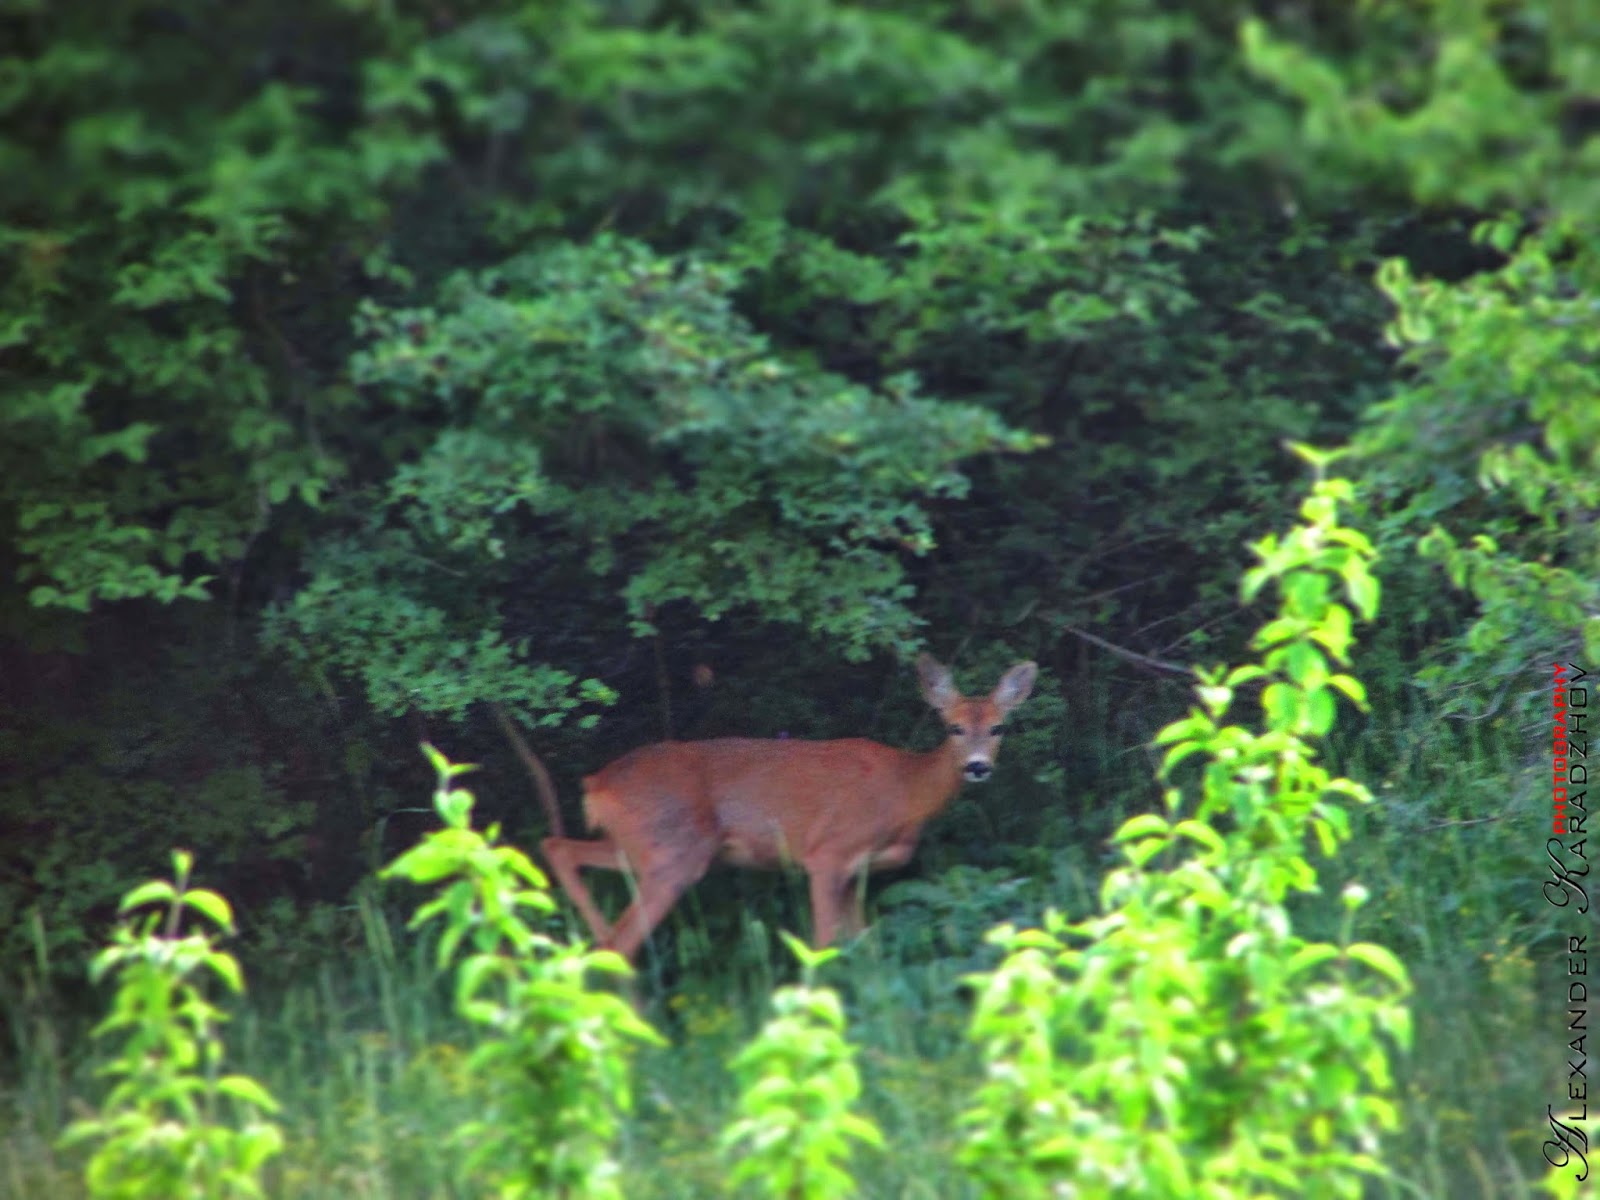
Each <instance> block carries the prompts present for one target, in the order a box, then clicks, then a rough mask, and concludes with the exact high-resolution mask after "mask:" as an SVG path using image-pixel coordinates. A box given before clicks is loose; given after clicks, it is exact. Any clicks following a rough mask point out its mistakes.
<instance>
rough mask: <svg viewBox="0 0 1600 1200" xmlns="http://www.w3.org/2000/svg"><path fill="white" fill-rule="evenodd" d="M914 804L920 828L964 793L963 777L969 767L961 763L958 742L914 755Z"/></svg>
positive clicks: (947, 743)
mask: <svg viewBox="0 0 1600 1200" xmlns="http://www.w3.org/2000/svg"><path fill="white" fill-rule="evenodd" d="M913 757H914V758H915V759H916V764H915V770H914V772H913V780H914V786H913V788H912V803H913V805H914V806H915V811H914V812H913V813H912V816H913V818H914V819H915V820H916V821H917V822H918V823H919V824H920V823H921V822H923V821H926V820H927V819H928V818H929V817H932V816H935V815H937V814H938V813H939V812H940V811H942V810H943V809H944V807H945V805H947V804H949V803H950V801H951V800H952V799H953V798H954V796H955V794H956V793H957V792H958V791H960V790H961V774H962V770H963V768H964V766H965V764H964V763H962V761H961V753H960V747H959V746H957V745H956V743H955V742H954V741H948V742H945V743H944V744H943V745H942V746H938V747H935V748H934V749H932V750H925V751H923V752H921V753H919V754H914V755H913Z"/></svg>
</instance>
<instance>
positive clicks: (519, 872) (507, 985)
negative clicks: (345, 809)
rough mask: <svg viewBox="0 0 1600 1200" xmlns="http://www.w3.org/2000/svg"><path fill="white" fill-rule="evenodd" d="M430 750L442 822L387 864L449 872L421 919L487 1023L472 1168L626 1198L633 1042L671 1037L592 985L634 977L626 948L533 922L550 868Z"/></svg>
mask: <svg viewBox="0 0 1600 1200" xmlns="http://www.w3.org/2000/svg"><path fill="white" fill-rule="evenodd" d="M425 749H426V750H427V752H428V757H429V759H430V761H431V762H432V763H433V765H434V769H435V770H436V771H437V772H438V773H439V787H438V790H437V792H436V793H435V795H434V806H435V808H437V809H438V812H439V815H440V817H442V818H443V819H444V823H445V828H443V829H441V830H437V831H435V832H433V833H430V834H429V835H428V836H427V837H425V838H424V839H423V840H422V841H421V842H420V843H418V844H417V845H416V846H414V847H413V848H412V849H410V850H407V851H406V852H405V853H404V854H402V855H401V856H400V857H399V858H397V859H396V860H395V861H394V862H393V863H391V864H390V865H389V866H387V867H385V868H384V869H383V871H382V873H381V875H382V877H383V878H388V879H395V878H398V879H407V880H410V881H411V882H413V883H420V884H443V885H444V886H443V889H442V890H441V891H440V893H439V894H438V895H437V896H435V897H434V898H433V899H431V900H429V901H427V902H426V903H424V904H423V905H422V906H421V907H419V908H418V909H417V911H416V914H415V916H414V917H413V918H412V921H411V925H412V927H413V928H416V927H419V926H422V925H425V924H427V923H428V922H430V921H432V920H434V919H436V918H438V919H441V920H442V922H443V928H442V930H441V933H440V938H439V949H438V962H439V965H440V966H441V967H443V966H446V965H448V964H450V963H451V962H452V961H453V960H454V959H455V958H456V954H457V951H458V950H461V949H462V948H463V947H465V954H464V955H463V957H462V958H461V960H460V962H459V963H458V964H457V965H456V968H455V982H456V987H455V1004H456V1009H457V1011H458V1012H459V1013H460V1015H461V1016H462V1017H463V1018H465V1019H466V1020H467V1021H469V1022H471V1023H472V1024H473V1025H476V1026H478V1027H479V1029H480V1030H481V1031H482V1032H483V1034H484V1035H485V1036H484V1039H483V1040H482V1041H481V1042H480V1043H479V1044H478V1045H477V1046H476V1047H475V1048H474V1049H473V1051H472V1053H471V1055H470V1056H469V1057H468V1059H467V1063H466V1069H467V1071H468V1072H469V1073H470V1075H471V1077H472V1078H473V1079H474V1080H475V1083H476V1089H477V1095H478V1100H479V1105H480V1107H479V1110H478V1111H479V1113H480V1114H481V1115H480V1116H478V1117H476V1118H475V1119H473V1120H471V1121H469V1122H467V1123H466V1124H465V1125H463V1126H462V1128H461V1130H460V1136H461V1139H462V1140H463V1141H464V1142H465V1143H466V1145H467V1154H466V1166H467V1168H468V1169H469V1170H470V1171H472V1172H474V1173H476V1174H477V1175H478V1176H479V1177H480V1178H482V1179H484V1180H485V1181H487V1182H488V1183H489V1184H490V1185H491V1186H492V1187H493V1188H494V1194H495V1195H497V1196H501V1197H508V1198H509V1197H531V1196H550V1195H557V1196H562V1195H581V1196H594V1197H606V1196H620V1195H621V1191H620V1188H619V1185H618V1181H617V1168H616V1163H615V1162H614V1161H613V1159H612V1157H611V1145H612V1142H613V1141H615V1139H616V1136H617V1132H618V1129H619V1127H620V1121H621V1117H622V1114H623V1113H625V1112H626V1111H627V1110H628V1107H629V1105H630V1103H631V1098H632V1097H631V1092H630V1089H629V1084H628V1058H629V1055H628V1049H629V1047H630V1045H631V1044H632V1043H637V1042H651V1041H659V1040H660V1039H659V1037H658V1036H657V1035H656V1034H655V1032H654V1031H653V1030H652V1029H651V1028H650V1027H649V1026H648V1025H646V1024H645V1023H644V1022H643V1021H641V1020H640V1019H639V1017H638V1016H637V1015H636V1014H635V1013H634V1012H633V1010H632V1009H631V1008H629V1006H628V1005H627V1003H626V1002H624V1001H623V1000H621V999H620V998H618V997H617V996H614V995H609V994H605V993H597V992H592V991H590V990H589V989H588V988H587V987H586V986H585V977H586V976H587V975H588V974H589V973H590V972H592V971H598V972H604V973H606V974H608V975H612V976H618V977H622V976H626V975H627V974H628V968H627V964H626V963H624V962H623V960H622V959H621V958H619V957H618V956H617V955H615V954H611V953H609V952H606V951H588V950H584V949H582V948H577V947H572V946H567V945H564V944H562V943H560V942H557V941H555V940H554V939H552V938H550V937H549V936H547V935H545V934H543V933H539V932H537V931H536V930H535V929H534V928H533V926H532V925H531V924H530V923H529V922H530V920H533V919H536V918H537V917H538V916H540V915H543V914H547V913H550V912H552V911H553V910H554V908H555V902H554V901H553V900H552V899H551V898H550V895H549V891H548V885H547V883H546V881H545V878H544V875H543V874H542V873H541V872H540V871H539V869H538V868H537V867H535V866H534V865H533V863H532V862H530V861H529V860H528V857H527V855H525V854H523V853H522V852H521V851H520V850H518V849H516V848H515V847H514V846H506V845H500V844H498V840H499V829H498V827H495V826H490V828H489V829H488V831H487V832H486V833H479V832H477V831H476V830H474V829H473V828H472V806H473V797H472V794H471V793H470V792H467V791H463V790H461V789H459V788H454V787H452V786H451V781H452V780H453V779H454V778H455V777H456V776H458V775H460V774H461V773H462V772H463V771H467V770H471V768H470V767H469V766H461V765H455V764H452V763H450V762H449V761H448V760H446V759H445V758H444V756H443V755H441V754H439V753H438V751H436V750H434V749H433V748H432V747H431V746H429V747H426V748H425Z"/></svg>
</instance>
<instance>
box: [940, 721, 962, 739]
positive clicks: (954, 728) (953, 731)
mask: <svg viewBox="0 0 1600 1200" xmlns="http://www.w3.org/2000/svg"><path fill="white" fill-rule="evenodd" d="M944 731H945V732H946V733H948V734H949V735H950V736H951V737H962V736H964V735H965V734H966V732H967V727H966V726H965V725H956V724H954V723H951V724H949V725H946V726H945V727H944Z"/></svg>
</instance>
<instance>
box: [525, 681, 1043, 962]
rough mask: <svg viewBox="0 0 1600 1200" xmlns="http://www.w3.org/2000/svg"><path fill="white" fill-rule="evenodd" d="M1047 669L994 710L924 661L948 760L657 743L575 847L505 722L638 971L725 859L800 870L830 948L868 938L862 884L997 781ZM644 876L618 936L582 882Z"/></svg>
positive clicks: (820, 747) (627, 767) (559, 875)
mask: <svg viewBox="0 0 1600 1200" xmlns="http://www.w3.org/2000/svg"><path fill="white" fill-rule="evenodd" d="M1038 670H1039V669H1038V667H1037V666H1036V665H1035V664H1033V663H1031V662H1023V663H1018V664H1017V665H1016V666H1014V667H1012V668H1011V669H1010V670H1009V671H1007V672H1006V673H1005V675H1004V676H1002V677H1001V680H1000V682H999V684H997V685H996V687H995V689H994V691H993V692H992V693H990V694H989V695H988V696H985V697H982V698H979V699H971V698H969V697H966V696H963V695H961V693H960V692H958V691H956V688H955V684H954V682H953V681H952V680H951V678H950V671H949V670H948V669H947V668H946V667H944V666H942V665H940V664H939V663H938V662H937V661H935V660H934V659H933V658H931V657H930V656H928V655H926V654H924V655H921V656H919V657H918V659H917V675H918V677H919V679H920V680H921V684H922V695H923V698H924V699H926V700H927V702H928V703H929V704H930V705H932V706H933V707H934V708H935V709H937V710H938V712H939V715H940V716H941V717H943V718H944V723H945V733H946V735H947V736H946V739H945V742H944V744H943V745H942V746H939V747H938V748H937V749H934V750H929V751H926V752H923V753H918V752H915V751H911V750H897V749H895V748H893V747H892V746H885V745H882V744H881V743H879V742H873V741H868V740H867V739H866V738H843V739H839V740H836V741H826V742H808V741H800V740H790V739H758V738H715V739H712V740H709V741H702V742H656V743H654V744H652V745H648V746H641V747H639V748H638V749H637V750H633V751H630V752H629V753H627V754H624V755H623V756H622V757H621V758H619V759H616V760H615V761H614V762H612V763H610V764H609V765H608V766H606V767H604V768H602V769H601V770H599V771H597V772H596V773H595V774H593V775H590V776H588V777H586V778H585V779H584V781H583V803H584V813H585V816H586V819H587V821H588V824H589V827H590V828H591V829H593V830H594V831H595V832H597V833H599V834H600V835H601V836H600V837H599V838H597V839H594V840H587V841H586V840H581V839H578V838H569V837H565V836H562V828H561V820H560V814H559V812H557V810H556V806H555V795H554V791H553V789H552V788H551V787H550V785H549V774H548V773H547V772H545V770H544V768H543V766H542V765H540V764H539V762H538V759H537V757H536V756H534V755H533V753H532V751H530V750H529V749H528V748H527V745H526V743H524V742H523V741H522V739H521V738H520V736H518V735H517V734H516V732H515V730H514V729H513V728H512V726H511V724H510V722H509V720H507V719H506V718H505V716H504V714H500V713H497V715H498V716H499V717H500V721H501V724H502V727H503V728H504V729H505V730H506V732H507V735H508V736H509V737H510V738H511V740H512V743H513V745H515V746H516V748H517V751H518V753H519V754H520V755H521V756H522V758H523V760H524V762H526V763H527V765H528V767H529V769H530V770H531V771H533V773H534V781H535V783H536V785H537V786H538V788H539V792H540V797H541V799H542V800H543V801H544V804H545V807H546V809H547V810H548V812H549V815H550V819H551V828H552V829H553V830H554V833H555V836H553V837H548V838H546V839H545V840H544V841H543V842H542V843H540V849H541V850H542V851H543V854H544V858H545V861H546V862H548V863H549V864H550V868H551V870H552V871H553V872H554V873H555V877H556V879H557V880H558V881H559V882H560V884H561V886H562V887H563V888H564V889H565V890H566V893H567V895H568V896H570V897H571V898H572V902H573V904H575V905H576V906H577V909H578V912H579V913H580V914H581V915H582V917H583V919H584V920H585V921H586V922H587V923H588V926H589V929H590V931H591V932H592V933H593V935H594V940H595V944H596V945H597V946H599V947H601V948H604V949H610V950H615V951H617V952H618V953H619V954H621V955H623V956H624V957H626V958H630V959H631V958H632V957H633V956H634V955H635V954H637V953H638V950H639V947H640V946H641V945H643V943H644V941H645V939H646V938H647V937H649V936H650V931H651V930H652V929H654V928H655V927H656V925H657V924H658V923H659V922H660V921H661V919H662V918H663V917H665V916H666V915H667V913H668V912H669V911H670V910H671V908H672V906H673V904H675V903H676V902H677V900H678V897H679V896H681V895H682V894H683V892H684V890H685V889H687V888H688V887H689V886H690V885H691V884H693V883H694V882H695V881H697V880H698V879H699V878H700V877H701V876H702V875H704V874H705V873H706V870H707V869H708V868H709V867H710V866H711V864H712V862H713V861H715V860H717V859H718V858H720V859H722V860H723V861H725V862H728V863H732V864H734V865H736V866H747V867H779V866H783V865H786V864H790V863H798V864H799V865H800V866H801V867H803V868H804V869H805V871H806V873H807V874H808V875H809V876H810V880H811V911H812V918H813V924H814V928H815V938H816V944H817V945H818V946H826V945H827V944H828V943H829V942H831V941H832V940H833V937H834V934H835V933H836V932H837V931H838V930H839V928H840V926H841V925H843V926H845V927H846V930H847V932H851V933H853V932H857V931H859V929H860V927H861V914H860V912H859V911H858V907H857V903H856V898H855V897H853V896H851V894H850V893H851V892H852V891H853V890H854V883H855V880H856V879H857V877H858V876H860V875H861V874H862V873H864V872H866V871H871V870H876V869H879V868H884V867H898V866H901V865H903V864H904V863H906V862H907V861H908V860H909V859H910V858H911V854H912V852H913V851H914V850H915V849H916V845H917V835H918V834H919V833H920V832H921V831H922V826H923V825H924V824H925V823H926V822H927V821H928V819H929V818H930V817H933V816H934V815H936V814H937V813H938V812H940V810H942V809H943V808H944V807H945V805H947V804H948V803H949V802H950V799H951V797H953V796H954V795H955V794H956V791H957V789H959V788H960V786H961V780H962V778H963V777H965V778H967V779H970V780H972V781H974V782H978V781H981V780H984V779H987V778H988V777H989V774H990V772H991V770H992V769H993V766H994V756H995V752H996V751H997V750H998V749H999V747H1000V738H1001V735H1002V734H1003V733H1004V732H1005V725H1004V721H1005V718H1006V714H1008V713H1009V712H1010V711H1011V710H1012V709H1014V708H1016V707H1017V705H1019V704H1021V703H1022V702H1023V701H1024V700H1026V699H1027V698H1028V694H1029V693H1030V692H1031V691H1032V690H1033V683H1034V679H1035V677H1036V676H1037V675H1038ZM585 867H598V868H603V869H605V870H611V871H627V872H630V873H631V874H632V875H633V877H634V879H635V881H636V888H637V891H636V893H635V898H634V901H633V903H632V904H631V905H629V907H628V908H627V910H626V911H625V912H623V914H622V916H621V917H619V918H618V920H617V923H616V924H615V925H614V926H613V925H610V924H608V923H607V922H606V919H605V918H604V917H603V916H601V914H600V910H599V908H598V907H596V905H595V902H594V898H593V897H592V896H590V894H589V889H588V888H587V887H586V886H584V883H583V880H582V879H581V878H579V875H578V872H579V871H580V870H581V869H583V868H585Z"/></svg>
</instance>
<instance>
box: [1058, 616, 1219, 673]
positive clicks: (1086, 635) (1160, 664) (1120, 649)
mask: <svg viewBox="0 0 1600 1200" xmlns="http://www.w3.org/2000/svg"><path fill="white" fill-rule="evenodd" d="M1066 630H1067V632H1068V633H1070V634H1072V635H1074V636H1075V637H1081V638H1082V639H1083V640H1084V641H1086V642H1088V643H1089V644H1090V645H1092V646H1099V647H1100V649H1102V650H1109V651H1110V652H1111V653H1112V654H1116V655H1120V656H1121V657H1122V658H1126V659H1128V660H1129V661H1130V662H1136V663H1141V664H1143V665H1144V666H1147V667H1155V668H1156V669H1157V670H1161V671H1171V672H1173V673H1175V674H1178V675H1193V674H1194V668H1193V667H1186V666H1183V665H1182V664H1181V663H1171V662H1166V661H1164V660H1162V659H1159V658H1151V657H1150V656H1149V655H1148V654H1140V653H1139V652H1138V651H1137V650H1129V649H1128V648H1127V647H1126V646H1118V645H1117V644H1116V643H1115V642H1108V641H1106V640H1105V638H1103V637H1097V636H1096V635H1094V634H1092V633H1090V632H1088V631H1087V630H1085V629H1079V628H1077V627H1076V626H1074V625H1068V626H1066Z"/></svg>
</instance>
